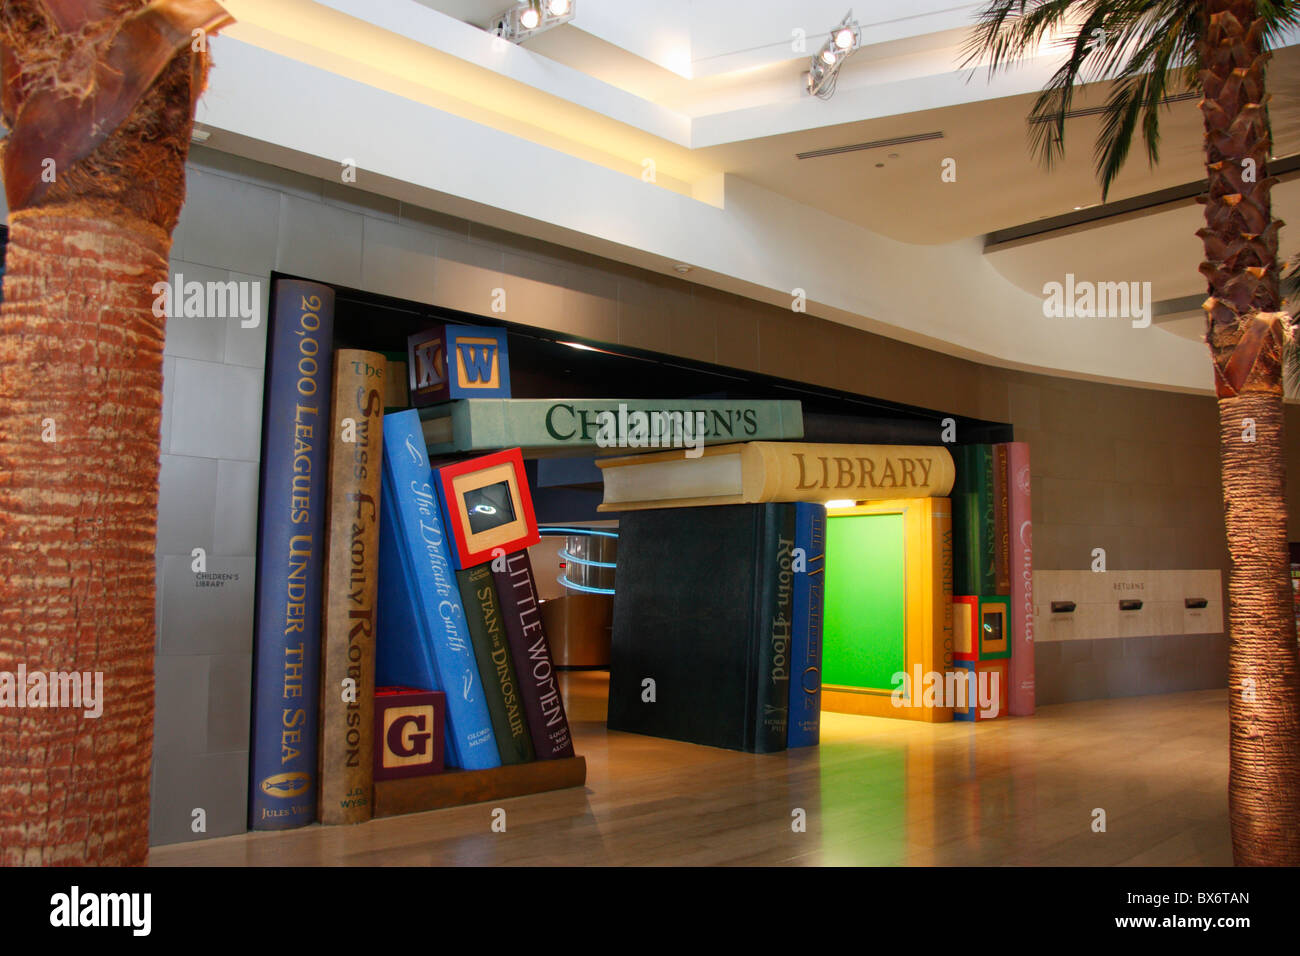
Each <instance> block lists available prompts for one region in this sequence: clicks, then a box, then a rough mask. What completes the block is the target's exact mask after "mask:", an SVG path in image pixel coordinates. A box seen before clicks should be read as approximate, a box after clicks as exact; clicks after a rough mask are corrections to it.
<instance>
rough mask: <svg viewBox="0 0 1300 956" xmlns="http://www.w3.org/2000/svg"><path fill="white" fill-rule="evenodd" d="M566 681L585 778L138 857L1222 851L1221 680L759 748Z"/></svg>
mask: <svg viewBox="0 0 1300 956" xmlns="http://www.w3.org/2000/svg"><path fill="white" fill-rule="evenodd" d="M565 680H566V688H565V700H566V701H567V702H568V705H569V709H570V716H571V719H572V721H573V724H574V738H575V742H576V745H577V749H578V752H579V753H581V754H584V755H585V756H586V758H587V765H588V767H589V775H588V780H587V786H586V787H585V788H583V789H578V788H575V789H571V790H566V791H560V792H555V793H547V794H539V795H535V796H529V797H519V798H516V799H513V800H504V801H500V802H499V803H498V804H477V805H474V806H469V807H459V808H456V809H451V810H439V811H435V812H431V813H421V814H414V815H411V816H406V817H397V818H391V819H386V820H374V821H371V822H369V823H365V824H361V825H359V826H353V827H321V826H311V827H306V828H303V829H300V830H294V831H289V832H286V833H258V834H242V835H239V836H233V837H221V838H217V839H212V840H207V841H203V842H199V843H186V844H178V845H174V846H168V847H155V848H154V850H153V852H152V854H151V857H150V862H151V864H152V865H155V866H158V865H163V866H191V865H199V866H244V865H275V864H290V865H309V866H314V865H325V866H337V865H398V866H401V865H406V866H430V865H433V866H447V865H479V864H497V863H506V864H524V865H528V864H632V865H644V864H651V865H653V864H687V865H690V864H782V863H784V864H800V865H802V864H807V865H818V864H834V865H857V864H868V865H873V864H874V865H914V864H920V865H998V864H1027V865H1035V864H1061V865H1115V864H1149V865H1179V864H1182V865H1187V864H1203V865H1222V866H1230V865H1231V864H1232V852H1231V844H1230V842H1229V837H1228V816H1227V813H1228V800H1227V773H1228V771H1227V768H1228V754H1227V741H1228V731H1227V697H1226V694H1227V692H1226V691H1197V692H1194V693H1186V694H1172V695H1167V696H1160V697H1137V698H1128V699H1122V700H1105V701H1090V702H1086V703H1078V704H1063V705H1057V706H1052V707H1044V708H1042V709H1041V710H1040V711H1039V713H1038V715H1037V716H1035V717H1031V718H1009V719H1004V720H996V721H989V722H985V723H980V724H974V725H972V724H967V723H949V724H920V723H912V722H910V721H902V720H885V719H881V718H874V717H850V716H846V715H840V714H823V715H822V716H823V723H822V745H821V747H820V748H812V749H806V750H795V751H791V752H789V753H784V754H772V755H766V756H755V755H750V754H740V753H733V752H731V751H725V750H714V749H712V748H709V747H698V746H694V745H692V744H682V743H676V742H674V741H668V740H659V739H656V738H653V737H640V736H637V735H634V734H621V733H612V732H607V731H606V730H605V725H604V716H605V713H604V711H605V682H606V677H605V675H604V674H600V673H593V672H585V673H582V672H580V673H571V674H568V675H566V678H565ZM498 805H499V806H501V807H503V808H504V809H505V811H506V832H504V833H494V832H492V830H491V822H492V809H493V807H494V806H498ZM1097 808H1100V809H1101V810H1104V811H1105V814H1106V831H1105V832H1104V833H1098V832H1094V831H1093V828H1092V827H1093V819H1094V810H1095V809H1097ZM796 810H803V811H804V814H805V817H806V821H807V825H806V830H805V832H794V831H793V829H792V826H791V824H792V822H793V820H794V819H795V817H794V811H796Z"/></svg>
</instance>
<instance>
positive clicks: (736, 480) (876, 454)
mask: <svg viewBox="0 0 1300 956" xmlns="http://www.w3.org/2000/svg"><path fill="white" fill-rule="evenodd" d="M596 465H597V466H598V467H599V468H600V469H601V471H602V472H603V477H604V480H605V498H604V501H603V502H602V503H601V505H600V507H599V508H598V509H597V510H599V511H640V510H643V509H646V508H688V507H697V506H700V505H738V504H755V503H758V502H766V501H821V502H825V501H834V500H842V499H849V500H853V501H864V500H876V499H888V498H936V497H943V496H944V495H947V494H948V492H949V491H951V490H952V483H953V478H954V476H955V469H954V467H953V462H952V456H951V455H950V454H949V453H948V449H946V448H944V447H942V446H928V445H832V444H816V443H809V442H784V441H782V442H769V441H752V442H746V443H744V444H738V445H714V446H712V447H709V448H704V449H702V450H701V449H699V448H695V449H688V450H683V451H669V452H657V453H654V454H649V455H633V456H628V457H621V458H607V459H603V460H597V462H596Z"/></svg>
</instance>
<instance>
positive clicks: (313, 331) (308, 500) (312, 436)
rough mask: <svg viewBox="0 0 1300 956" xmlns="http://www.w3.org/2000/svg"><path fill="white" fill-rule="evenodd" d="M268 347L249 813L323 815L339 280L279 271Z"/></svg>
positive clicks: (277, 820)
mask: <svg viewBox="0 0 1300 956" xmlns="http://www.w3.org/2000/svg"><path fill="white" fill-rule="evenodd" d="M273 315H274V319H273V322H272V326H271V329H270V331H269V335H270V341H269V342H268V343H267V350H266V351H267V359H266V397H265V401H264V405H263V418H262V486H261V495H260V499H259V500H260V505H259V518H258V552H257V554H258V558H257V592H256V594H257V596H256V598H255V602H256V611H255V616H254V620H255V621H256V624H255V628H254V650H253V715H252V723H253V727H252V734H251V736H250V740H249V800H248V825H249V827H250V828H251V829H253V830H282V829H286V828H288V827H300V826H303V825H305V824H308V823H311V822H312V821H313V820H314V819H315V818H316V775H317V767H316V759H317V752H316V748H317V732H318V730H319V728H318V726H317V724H318V720H319V710H320V686H319V683H320V625H321V572H322V568H323V567H324V563H325V511H326V508H327V507H328V505H329V445H330V434H329V431H330V424H329V421H330V418H329V411H330V409H329V402H330V382H331V380H332V376H331V368H330V366H331V365H332V358H333V341H334V290H333V289H331V288H330V287H329V286H325V285H320V284H319V283H316V282H302V281H299V280H296V279H279V280H277V281H276V283H275V311H274V313H273Z"/></svg>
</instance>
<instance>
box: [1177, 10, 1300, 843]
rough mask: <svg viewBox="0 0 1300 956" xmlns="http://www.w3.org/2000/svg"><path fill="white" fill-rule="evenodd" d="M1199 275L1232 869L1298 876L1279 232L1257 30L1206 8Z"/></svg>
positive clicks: (1236, 15)
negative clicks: (1217, 522)
mask: <svg viewBox="0 0 1300 956" xmlns="http://www.w3.org/2000/svg"><path fill="white" fill-rule="evenodd" d="M1207 14H1208V17H1209V19H1208V23H1207V31H1206V39H1205V43H1204V45H1203V47H1202V58H1203V62H1204V66H1205V69H1204V70H1203V72H1202V74H1201V80H1202V85H1203V88H1204V93H1205V96H1204V99H1203V100H1202V101H1201V110H1202V113H1203V115H1204V118H1205V151H1206V170H1207V172H1208V178H1209V190H1208V194H1207V196H1206V199H1205V202H1206V207H1205V221H1206V225H1205V228H1203V229H1201V230H1200V231H1199V233H1198V235H1200V236H1201V238H1202V240H1203V241H1204V244H1205V256H1206V261H1205V262H1204V263H1202V265H1201V272H1202V273H1203V274H1204V275H1205V277H1206V279H1207V281H1208V284H1209V293H1210V295H1209V298H1207V299H1206V302H1205V306H1204V308H1205V310H1206V314H1207V323H1208V335H1207V340H1208V342H1209V345H1210V350H1211V353H1212V355H1213V357H1214V370H1215V384H1216V389H1217V392H1218V396H1219V422H1220V426H1219V437H1220V461H1221V467H1222V478H1223V504H1224V518H1225V525H1226V529H1227V538H1228V550H1229V554H1230V556H1231V560H1232V567H1231V569H1230V571H1229V575H1228V602H1229V610H1228V630H1229V662H1228V681H1229V683H1228V690H1229V697H1228V699H1229V704H1228V717H1229V728H1230V730H1229V734H1230V736H1229V744H1230V764H1229V775H1228V808H1229V818H1230V825H1231V829H1232V845H1233V858H1234V860H1235V861H1236V862H1237V863H1238V864H1241V865H1286V866H1297V865H1300V655H1298V654H1297V644H1296V627H1295V617H1294V610H1293V605H1292V595H1291V585H1290V568H1289V562H1288V553H1287V529H1286V465H1285V457H1284V455H1283V448H1284V445H1283V430H1282V351H1283V343H1284V341H1285V339H1286V337H1287V335H1288V334H1289V331H1288V329H1289V323H1288V317H1287V316H1286V314H1285V313H1282V312H1281V311H1280V290H1279V263H1278V258H1277V230H1278V227H1279V226H1280V225H1281V223H1279V222H1278V221H1277V220H1275V219H1274V218H1273V216H1272V207H1271V199H1270V190H1271V188H1272V185H1273V183H1274V182H1275V180H1272V179H1270V178H1269V177H1268V175H1267V173H1266V168H1267V163H1268V157H1269V153H1270V151H1271V146H1272V143H1271V137H1270V132H1269V123H1268V111H1267V108H1266V107H1267V97H1266V96H1265V87H1264V67H1265V64H1266V63H1267V60H1268V54H1267V53H1266V52H1265V51H1264V50H1263V32H1262V21H1260V20H1259V18H1258V17H1257V14H1256V9H1255V3H1254V0H1209V2H1208V3H1207Z"/></svg>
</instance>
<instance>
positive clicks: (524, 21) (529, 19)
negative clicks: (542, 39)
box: [488, 0, 575, 43]
mask: <svg viewBox="0 0 1300 956" xmlns="http://www.w3.org/2000/svg"><path fill="white" fill-rule="evenodd" d="M574 12H575V11H574V3H573V0H526V2H524V3H516V4H515V5H514V6H513V7H511V8H510V9H509V10H507V11H505V12H504V13H502V14H501V15H500V16H498V17H495V18H494V19H493V21H492V29H491V30H489V31H488V32H489V33H492V34H494V35H495V36H499V37H501V38H502V39H503V40H509V41H510V42H511V43H522V42H523V41H524V40H527V39H528V38H529V37H532V36H536V35H537V34H539V33H541V32H542V31H544V30H549V29H551V27H558V26H559V25H560V24H561V23H568V22H569V21H570V20H572V19H573V16H574Z"/></svg>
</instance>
